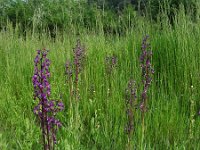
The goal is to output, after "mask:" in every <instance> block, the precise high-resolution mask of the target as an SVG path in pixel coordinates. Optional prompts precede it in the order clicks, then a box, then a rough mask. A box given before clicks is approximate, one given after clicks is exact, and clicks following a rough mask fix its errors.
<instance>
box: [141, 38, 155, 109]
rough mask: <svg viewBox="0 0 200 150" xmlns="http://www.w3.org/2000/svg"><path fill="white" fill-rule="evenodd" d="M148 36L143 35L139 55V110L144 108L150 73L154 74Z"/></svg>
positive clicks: (150, 77)
mask: <svg viewBox="0 0 200 150" xmlns="http://www.w3.org/2000/svg"><path fill="white" fill-rule="evenodd" d="M148 38H149V36H145V37H144V39H143V42H142V47H141V50H142V54H141V56H140V62H141V68H142V82H143V91H142V94H141V99H142V101H141V104H140V109H141V111H143V112H144V111H145V110H146V106H145V103H146V100H147V91H148V88H149V86H150V84H151V81H152V75H153V74H154V70H153V68H152V65H151V57H152V51H151V48H150V44H149V43H148V42H147V40H148Z"/></svg>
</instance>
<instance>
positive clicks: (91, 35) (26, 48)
mask: <svg viewBox="0 0 200 150" xmlns="http://www.w3.org/2000/svg"><path fill="white" fill-rule="evenodd" d="M135 20H136V22H135V25H134V27H132V28H131V29H127V30H126V33H125V34H124V35H122V36H120V35H118V34H104V33H103V32H102V30H99V32H97V31H89V30H85V29H79V31H80V34H79V35H77V34H76V33H75V32H73V30H71V32H67V31H66V32H65V31H63V32H62V33H60V32H59V31H57V33H56V37H55V38H54V39H52V38H50V36H49V34H48V33H45V32H44V33H40V34H39V33H37V32H35V33H34V32H31V31H30V32H29V31H28V29H27V34H26V35H25V36H24V35H22V34H21V33H20V31H19V30H18V28H13V27H12V25H9V24H8V26H7V29H6V30H1V31H0V149H2V150H14V149H16V150H18V149H19V150H20V149H22V150H29V149H33V150H37V149H42V142H41V131H40V128H39V124H38V123H37V121H36V120H37V119H36V116H35V115H34V113H33V108H34V106H35V105H36V104H37V101H34V100H33V85H32V76H33V71H34V64H33V61H34V58H35V56H36V50H37V49H42V48H47V49H49V50H50V52H49V54H48V58H49V59H50V60H51V65H50V72H51V77H50V84H51V90H52V93H51V99H62V101H63V102H64V104H65V109H64V111H62V112H59V113H58V115H57V118H58V119H59V120H60V121H61V122H62V124H63V126H62V127H61V128H60V129H59V130H58V134H57V140H58V141H57V145H56V147H55V149H60V150H78V149H80V150H93V149H94V150H95V149H97V150H125V149H180V150H182V149H188V150H189V149H194V150H198V149H200V142H199V141H200V116H199V115H198V112H199V109H200V42H199V41H200V36H199V35H200V20H198V19H197V21H196V22H193V21H192V20H191V18H190V17H189V16H187V15H185V13H184V12H183V11H180V12H178V13H177V14H176V16H175V21H174V24H173V25H171V24H170V23H169V20H168V19H167V18H166V17H165V15H163V16H162V17H161V19H160V21H159V22H153V21H150V20H148V19H146V18H145V17H139V16H138V17H137V18H136V19H135ZM99 26H100V28H101V25H99ZM74 30H75V29H74ZM147 34H148V35H149V37H150V39H149V42H150V44H151V47H152V52H153V56H152V65H153V67H154V70H155V73H154V75H153V81H152V84H151V85H150V88H149V91H148V111H147V112H146V113H145V133H144V134H142V121H141V111H140V109H136V111H135V114H134V119H133V120H134V131H133V136H132V138H131V140H130V141H128V136H127V134H126V132H125V126H126V123H127V117H126V108H125V107H126V106H125V98H124V93H125V89H126V87H127V84H128V81H129V80H130V79H134V80H135V81H136V86H137V102H138V103H139V102H140V98H141V95H140V93H141V90H142V81H141V67H140V61H139V58H140V54H141V44H142V39H143V37H144V36H145V35H147ZM79 38H80V40H81V43H82V44H83V45H84V46H85V49H86V59H85V65H84V69H83V70H82V72H81V74H80V82H79V85H78V89H79V94H80V99H79V101H74V99H73V98H72V97H71V96H70V91H69V84H68V83H67V81H66V76H65V63H66V60H67V59H68V60H72V57H73V48H74V47H75V45H76V40H77V39H79ZM113 55H115V56H116V57H117V66H116V68H114V69H113V71H112V72H111V74H109V75H108V74H106V65H105V58H106V57H107V56H113ZM128 143H129V144H130V145H128Z"/></svg>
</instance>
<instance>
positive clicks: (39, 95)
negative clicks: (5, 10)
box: [32, 49, 64, 149]
mask: <svg viewBox="0 0 200 150" xmlns="http://www.w3.org/2000/svg"><path fill="white" fill-rule="evenodd" d="M47 54H48V50H45V49H43V50H37V55H36V57H35V60H34V75H33V77H32V82H33V87H34V99H38V100H39V103H38V105H37V106H35V107H34V113H35V114H36V115H37V116H38V118H39V120H40V123H41V128H42V134H43V141H44V147H45V148H46V149H51V147H50V143H51V140H50V139H52V140H53V142H54V143H56V131H57V128H58V127H61V123H60V122H59V120H57V119H55V115H56V113H57V112H59V111H62V110H63V109H64V104H63V103H62V102H61V101H59V100H49V97H50V94H51V86H50V84H49V77H50V71H49V66H50V60H49V59H48V58H47ZM46 142H47V145H46V144H45V143H46Z"/></svg>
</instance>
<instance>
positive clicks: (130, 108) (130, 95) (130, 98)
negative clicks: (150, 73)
mask: <svg viewBox="0 0 200 150" xmlns="http://www.w3.org/2000/svg"><path fill="white" fill-rule="evenodd" d="M136 98H137V97H136V85H135V81H134V80H130V81H129V83H128V88H127V89H126V94H125V100H126V109H127V110H126V111H127V119H128V123H127V127H126V132H127V134H128V135H129V138H131V137H130V136H131V133H132V131H133V117H134V109H135V108H134V107H135V106H134V104H135V101H136Z"/></svg>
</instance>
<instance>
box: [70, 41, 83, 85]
mask: <svg viewBox="0 0 200 150" xmlns="http://www.w3.org/2000/svg"><path fill="white" fill-rule="evenodd" d="M73 51H74V66H75V83H76V84H78V75H79V74H80V71H81V69H82V67H83V61H84V58H85V49H84V48H83V46H82V45H81V42H80V40H77V44H76V47H75V48H74V50H73Z"/></svg>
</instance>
